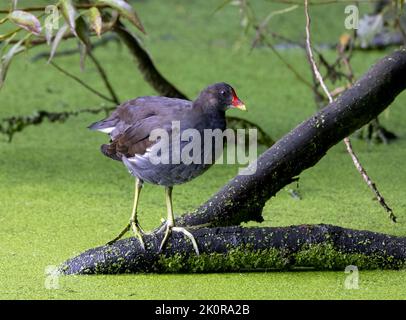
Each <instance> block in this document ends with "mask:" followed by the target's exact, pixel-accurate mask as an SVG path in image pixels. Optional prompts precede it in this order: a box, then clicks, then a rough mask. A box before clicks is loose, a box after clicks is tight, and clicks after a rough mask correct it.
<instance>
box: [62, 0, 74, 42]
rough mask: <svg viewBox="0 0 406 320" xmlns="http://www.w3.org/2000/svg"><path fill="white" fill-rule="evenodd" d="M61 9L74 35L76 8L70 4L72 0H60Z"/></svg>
mask: <svg viewBox="0 0 406 320" xmlns="http://www.w3.org/2000/svg"><path fill="white" fill-rule="evenodd" d="M60 4H61V10H62V15H63V16H64V18H65V20H66V22H67V23H68V25H69V28H70V30H71V31H72V33H73V34H74V35H76V21H75V20H76V15H77V12H76V9H75V7H74V6H73V4H72V0H61V2H60Z"/></svg>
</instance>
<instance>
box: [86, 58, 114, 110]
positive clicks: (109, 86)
mask: <svg viewBox="0 0 406 320" xmlns="http://www.w3.org/2000/svg"><path fill="white" fill-rule="evenodd" d="M87 55H88V56H89V58H90V59H91V60H92V61H93V63H94V65H95V66H96V68H97V71H98V72H99V74H100V77H101V78H102V80H103V82H104V85H105V86H106V88H107V90H108V91H109V93H110V96H111V99H112V100H113V101H114V102H115V103H116V104H120V99H119V98H118V96H117V94H116V92H115V91H114V89H113V86H112V84H111V82H110V80H109V78H108V77H107V73H106V71H105V70H104V68H103V66H102V65H101V63H100V62H99V60H97V58H96V57H95V55H94V54H93V52H92V51H91V50H89V51H88V53H87Z"/></svg>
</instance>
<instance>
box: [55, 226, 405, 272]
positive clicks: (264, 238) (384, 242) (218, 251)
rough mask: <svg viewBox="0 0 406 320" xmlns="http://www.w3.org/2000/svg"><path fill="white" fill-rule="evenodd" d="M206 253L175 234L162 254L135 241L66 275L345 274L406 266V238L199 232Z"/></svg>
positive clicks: (308, 229)
mask: <svg viewBox="0 0 406 320" xmlns="http://www.w3.org/2000/svg"><path fill="white" fill-rule="evenodd" d="M194 237H195V239H196V241H197V244H198V246H199V248H201V254H200V255H199V256H196V255H195V254H194V250H193V247H192V245H191V244H190V242H189V241H187V240H185V239H183V238H182V236H181V235H180V234H176V233H175V234H173V235H172V236H171V237H170V240H169V242H168V245H167V247H166V249H165V251H164V252H163V253H162V254H159V253H158V252H157V248H159V244H160V241H161V236H156V235H150V236H146V237H145V239H146V240H147V241H146V244H147V248H146V251H144V250H143V249H142V248H141V247H140V244H139V242H138V240H136V239H135V238H128V239H124V240H120V241H118V242H116V243H115V244H113V245H111V246H102V247H97V248H94V249H90V250H87V251H86V252H84V253H82V254H80V255H78V256H76V257H74V258H72V259H69V260H67V261H66V262H64V263H63V264H62V265H61V266H60V268H59V270H60V273H62V274H117V273H138V272H160V273H162V272H230V271H234V272H235V271H264V270H287V269H295V268H301V269H303V268H308V269H309V268H310V269H317V270H344V268H345V267H346V266H348V265H356V266H357V267H358V268H360V269H362V270H366V269H400V268H404V267H406V238H405V237H395V236H389V235H385V234H381V233H375V232H371V231H359V230H352V229H346V228H341V227H336V226H331V225H323V224H321V225H300V226H290V227H268V228H242V227H227V228H224V227H223V228H212V229H207V228H203V229H200V230H197V231H195V232H194Z"/></svg>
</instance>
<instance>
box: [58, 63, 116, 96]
mask: <svg viewBox="0 0 406 320" xmlns="http://www.w3.org/2000/svg"><path fill="white" fill-rule="evenodd" d="M50 64H51V65H52V66H53V67H55V68H56V69H57V70H59V71H60V72H62V73H63V74H64V75H66V76H68V77H69V78H71V79H73V80H75V81H76V82H78V83H79V84H81V85H82V86H83V87H85V88H86V89H87V90H89V91H90V92H93V93H94V94H95V95H97V96H99V97H100V98H102V99H104V100H106V101H109V102H113V103H116V101H114V100H113V99H111V98H110V97H107V96H105V95H104V94H103V93H101V92H99V91H97V90H96V89H94V88H92V87H91V86H89V85H88V84H87V83H85V82H84V81H82V80H81V79H80V78H78V77H76V76H75V75H73V74H71V73H69V72H68V71H66V70H65V69H63V68H61V67H60V66H58V65H57V64H56V63H55V62H53V61H51V62H50Z"/></svg>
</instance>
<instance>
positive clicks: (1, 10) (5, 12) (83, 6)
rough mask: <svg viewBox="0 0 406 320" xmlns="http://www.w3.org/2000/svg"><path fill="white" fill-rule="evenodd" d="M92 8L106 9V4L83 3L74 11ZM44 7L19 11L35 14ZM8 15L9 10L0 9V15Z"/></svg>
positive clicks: (77, 5)
mask: <svg viewBox="0 0 406 320" xmlns="http://www.w3.org/2000/svg"><path fill="white" fill-rule="evenodd" d="M92 7H97V8H99V9H102V8H107V7H108V5H107V4H103V3H93V4H92V3H83V4H75V8H76V9H90V8H92ZM45 9H46V6H33V7H26V8H22V9H19V10H22V11H27V12H36V11H43V12H44V11H45ZM8 13H10V9H0V14H8Z"/></svg>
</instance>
